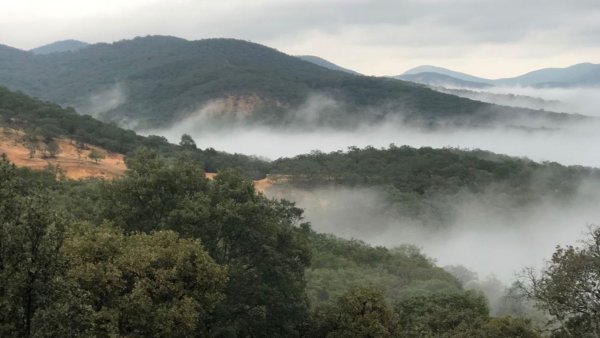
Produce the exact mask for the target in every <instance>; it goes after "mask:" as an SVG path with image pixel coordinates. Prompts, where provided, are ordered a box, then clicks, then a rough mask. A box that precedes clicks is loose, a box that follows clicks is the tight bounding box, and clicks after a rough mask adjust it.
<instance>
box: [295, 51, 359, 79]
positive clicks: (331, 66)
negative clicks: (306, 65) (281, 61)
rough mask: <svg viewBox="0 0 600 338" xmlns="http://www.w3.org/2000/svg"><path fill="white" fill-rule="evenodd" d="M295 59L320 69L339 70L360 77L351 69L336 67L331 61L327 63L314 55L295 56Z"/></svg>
mask: <svg viewBox="0 0 600 338" xmlns="http://www.w3.org/2000/svg"><path fill="white" fill-rule="evenodd" d="M296 57H297V58H299V59H301V60H304V61H307V62H310V63H314V64H315V65H318V66H321V67H325V68H328V69H332V70H339V71H341V72H345V73H349V74H354V75H361V74H360V73H358V72H355V71H353V70H351V69H348V68H344V67H342V66H338V65H336V64H335V63H333V62H331V61H327V60H325V59H323V58H321V57H318V56H315V55H296Z"/></svg>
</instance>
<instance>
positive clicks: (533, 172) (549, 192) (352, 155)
mask: <svg viewBox="0 0 600 338" xmlns="http://www.w3.org/2000/svg"><path fill="white" fill-rule="evenodd" d="M270 173H271V176H272V177H274V178H278V179H279V181H281V183H280V185H284V186H285V185H291V186H293V187H295V188H301V189H306V190H311V189H322V188H324V187H369V188H374V189H378V190H379V191H381V192H383V193H384V194H385V196H386V198H385V199H386V201H387V202H388V203H389V209H390V210H391V211H393V212H395V213H397V214H398V216H399V217H402V216H407V217H416V218H420V219H422V220H424V221H425V222H426V223H428V224H434V225H443V224H447V223H449V222H451V221H452V219H453V217H454V213H455V211H456V210H455V208H454V205H456V203H457V201H459V200H460V197H462V196H465V195H466V196H470V197H473V196H475V197H476V196H480V198H481V197H485V198H488V199H491V202H490V203H489V205H487V206H488V207H489V208H494V207H495V208H499V209H501V210H506V208H522V207H526V206H528V205H531V204H533V203H535V202H539V201H541V200H545V201H554V202H555V203H559V204H565V203H569V202H570V201H571V198H572V197H574V196H576V195H577V192H578V191H579V189H580V188H581V187H582V186H583V185H584V184H589V183H592V182H595V183H598V182H600V170H598V169H595V168H588V167H582V166H563V165H561V164H558V163H553V162H544V163H538V162H534V161H531V160H528V159H526V158H515V157H509V156H505V155H498V154H494V153H491V152H487V151H482V150H461V149H454V148H446V149H433V148H429V147H423V148H412V147H408V146H400V147H398V146H395V145H391V146H390V147H389V148H387V149H377V148H373V147H367V148H364V149H359V148H356V147H351V148H350V149H348V150H347V151H337V152H332V153H321V152H318V151H315V152H312V153H311V154H305V155H299V156H296V157H293V158H282V159H278V160H276V161H273V162H272V165H271V168H270ZM502 208H504V209H502Z"/></svg>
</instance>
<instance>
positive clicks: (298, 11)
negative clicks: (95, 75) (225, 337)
mask: <svg viewBox="0 0 600 338" xmlns="http://www.w3.org/2000/svg"><path fill="white" fill-rule="evenodd" d="M126 4H127V5H124V2H122V1H108V2H106V1H102V2H100V1H86V2H85V4H84V3H83V2H77V1H73V0H57V1H53V2H52V6H50V5H48V4H47V2H45V1H27V2H14V1H11V2H7V3H6V4H3V11H2V13H0V34H1V33H5V34H2V37H3V41H2V43H6V44H12V45H15V46H17V47H22V48H31V47H35V46H37V45H40V44H43V43H47V42H50V41H52V40H59V39H65V38H79V39H82V40H86V41H90V42H96V41H114V40H120V39H123V38H130V37H133V36H136V35H148V34H165V35H167V34H170V35H177V36H181V37H184V38H188V39H200V38H207V37H234V38H241V39H248V40H253V41H256V42H259V43H264V44H268V45H272V46H274V47H276V48H279V49H281V50H283V51H286V52H289V53H292V54H317V55H321V56H325V57H327V58H332V59H333V61H336V62H339V63H341V64H345V65H348V66H350V67H352V68H356V69H357V70H358V71H362V72H363V73H366V74H379V75H384V74H388V75H389V74H396V73H399V72H401V71H402V70H404V69H406V68H408V67H411V66H414V65H418V64H422V63H437V64H440V65H442V66H448V67H455V68H458V69H460V70H464V71H471V72H475V73H477V75H487V76H492V77H494V75H497V76H502V75H504V76H508V75H513V74H515V73H519V72H524V71H526V70H530V69H531V68H532V67H534V66H536V65H537V66H552V65H554V66H564V65H567V64H569V63H575V62H579V61H585V60H581V59H580V58H582V57H588V58H592V59H598V58H600V47H599V46H598V42H600V38H599V36H600V34H598V32H599V31H600V5H599V4H598V2H597V1H591V0H590V1H588V0H575V1H562V0H546V1H525V2H524V1H517V0H500V1H496V0H493V1H492V0H457V1H448V0H401V1H395V0H369V1H367V0H345V1H340V0H327V1H322V0H321V1H316V0H308V1H300V0H260V1H242V0H229V1H220V2H214V1H191V0H174V1H166V0H165V1H159V0H154V1H150V2H148V1H138V0H136V1H133V2H131V1H129V2H126ZM165 13H167V14H165ZM109 22H110V24H107V23H109ZM34 23H35V25H34ZM33 27H35V29H34V28H33ZM8 32H10V34H8ZM531 50H543V51H544V53H543V54H541V55H537V56H535V58H534V59H533V60H529V59H528V58H530V57H531V55H528V54H529V53H530V51H531ZM486 56H487V58H486ZM447 58H449V59H450V60H447ZM481 58H484V59H485V60H486V62H485V63H484V62H482V61H481ZM478 59H480V60H479V62H478ZM515 59H519V61H521V62H522V63H520V62H511V63H508V62H506V61H507V60H515ZM589 61H595V60H589ZM494 72H495V73H496V74H492V73H494ZM501 72H504V74H502V73H501ZM509 73H510V74H509Z"/></svg>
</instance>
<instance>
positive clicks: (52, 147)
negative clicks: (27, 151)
mask: <svg viewBox="0 0 600 338" xmlns="http://www.w3.org/2000/svg"><path fill="white" fill-rule="evenodd" d="M46 152H47V156H48V157H50V158H56V155H58V154H59V153H60V147H59V146H58V143H56V141H55V140H51V141H50V142H48V143H47V144H46Z"/></svg>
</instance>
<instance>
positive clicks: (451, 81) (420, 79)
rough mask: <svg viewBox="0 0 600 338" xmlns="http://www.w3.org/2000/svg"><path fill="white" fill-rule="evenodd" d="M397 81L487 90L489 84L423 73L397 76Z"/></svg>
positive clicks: (433, 73)
mask: <svg viewBox="0 0 600 338" xmlns="http://www.w3.org/2000/svg"><path fill="white" fill-rule="evenodd" d="M394 78H395V79H398V80H404V81H411V82H416V83H421V84H426V85H429V86H436V87H438V86H439V87H451V88H452V87H458V88H486V87H490V85H489V84H487V83H483V82H473V81H468V80H463V79H458V78H454V77H452V76H450V75H445V74H439V73H435V72H423V73H415V74H404V75H399V76H395V77H394Z"/></svg>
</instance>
